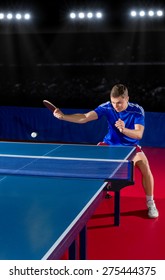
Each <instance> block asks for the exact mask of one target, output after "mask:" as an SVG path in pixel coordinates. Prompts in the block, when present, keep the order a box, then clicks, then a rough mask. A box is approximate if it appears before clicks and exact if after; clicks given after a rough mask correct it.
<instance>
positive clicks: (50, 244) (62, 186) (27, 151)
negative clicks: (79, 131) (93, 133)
mask: <svg viewBox="0 0 165 280" xmlns="http://www.w3.org/2000/svg"><path fill="white" fill-rule="evenodd" d="M135 151H136V148H135V147H132V146H128V147H123V146H122V147H121V146H116V147H110V146H94V145H81V144H75V145H74V144H51V143H36V142H35V143H26V142H25V143H24V142H0V259H1V260H40V259H60V258H61V257H62V256H63V254H64V253H65V252H66V250H68V251H69V258H70V259H76V258H77V257H78V258H79V259H86V258H87V252H86V248H87V244H86V230H87V229H86V224H87V222H88V220H89V219H90V217H91V216H92V215H93V213H94V211H95V210H96V208H97V206H98V205H99V203H100V202H101V200H102V199H104V198H105V194H106V192H107V190H110V191H114V194H115V195H114V200H115V203H114V224H115V225H119V222H120V190H121V189H122V188H123V187H125V186H128V185H133V183H134V182H133V164H132V162H131V160H132V157H133V156H134V154H135ZM15 158H17V161H18V166H17V164H16V167H15V169H13V166H14V165H15V163H14V161H15ZM42 158H44V162H45V165H44V167H43V166H42V165H43V163H42ZM22 160H25V161H24V166H23V167H22V164H23V163H22ZM38 161H39V162H40V161H41V162H40V163H39V170H38V165H35V164H34V162H38ZM113 162H115V166H113V167H112V169H111V168H110V167H111V165H113V164H112V163H113ZM31 163H32V167H31V168H29V166H31ZM81 163H83V165H82V166H81ZM123 163H126V166H127V167H128V168H126V170H125V168H124V174H123V171H122V172H120V169H121V170H123V168H122V165H123ZM20 164H21V167H20ZM95 164H96V165H95ZM102 164H103V165H102ZM104 164H105V165H104ZM64 165H65V167H64ZM40 167H42V168H41V169H40ZM45 168H46V172H45ZM109 168H110V169H109ZM105 169H106V170H108V171H107V172H108V175H107V173H106V172H105V173H104V170H105ZM61 170H62V172H61ZM68 170H69V172H68ZM79 170H81V171H80V174H79ZM33 172H34V174H33ZM93 173H95V175H94V174H93ZM102 173H103V175H102ZM116 174H117V175H116ZM77 236H78V237H79V246H78V247H79V252H78V253H77V246H76V244H77V242H76V239H77Z"/></svg>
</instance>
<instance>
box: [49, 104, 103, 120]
mask: <svg viewBox="0 0 165 280" xmlns="http://www.w3.org/2000/svg"><path fill="white" fill-rule="evenodd" d="M53 115H54V116H55V117H56V118H57V119H59V120H63V121H67V122H73V123H80V124H82V123H87V122H90V121H94V120H97V119H98V115H97V114H96V112H95V111H89V112H88V113H85V114H70V115H68V114H64V113H63V112H62V111H61V110H60V109H59V108H56V109H55V110H54V112H53Z"/></svg>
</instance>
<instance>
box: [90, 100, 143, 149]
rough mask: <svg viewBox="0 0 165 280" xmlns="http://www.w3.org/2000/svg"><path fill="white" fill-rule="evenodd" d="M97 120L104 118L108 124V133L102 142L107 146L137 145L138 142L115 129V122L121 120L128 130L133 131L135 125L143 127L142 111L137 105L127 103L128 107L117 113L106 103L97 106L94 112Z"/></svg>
mask: <svg viewBox="0 0 165 280" xmlns="http://www.w3.org/2000/svg"><path fill="white" fill-rule="evenodd" d="M94 111H95V112H96V114H97V115H98V118H99V119H100V118H101V117H102V116H106V118H107V122H108V133H107V134H106V136H105V137H104V139H103V141H104V142H105V143H107V144H108V145H138V144H139V140H137V139H133V138H130V137H128V136H126V135H124V134H123V133H121V132H120V131H119V130H118V129H117V128H116V127H115V122H116V121H117V120H118V119H121V120H122V121H124V123H125V127H126V128H128V129H134V128H135V124H140V125H143V126H144V110H143V108H142V107H140V106H139V105H138V104H134V103H130V102H128V107H127V108H126V110H124V111H122V112H117V111H116V110H115V109H114V108H113V106H112V104H111V103H110V102H109V101H108V102H106V103H104V104H101V105H100V106H98V107H97V108H96V109H95V110H94Z"/></svg>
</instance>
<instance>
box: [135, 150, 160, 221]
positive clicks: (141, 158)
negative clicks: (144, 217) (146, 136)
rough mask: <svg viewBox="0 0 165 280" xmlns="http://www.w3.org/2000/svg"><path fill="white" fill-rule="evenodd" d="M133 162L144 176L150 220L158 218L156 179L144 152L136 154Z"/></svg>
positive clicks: (143, 182)
mask: <svg viewBox="0 0 165 280" xmlns="http://www.w3.org/2000/svg"><path fill="white" fill-rule="evenodd" d="M133 161H134V164H135V166H137V168H138V169H139V170H140V171H141V174H142V184H143V187H144V191H145V194H146V200H147V207H148V216H149V217H150V218H157V217H158V215H159V213H158V210H157V209H156V205H155V202H154V178H153V175H152V172H151V169H150V166H149V162H148V159H147V157H146V155H145V154H144V152H142V151H139V152H137V153H136V156H135V157H134V160H133Z"/></svg>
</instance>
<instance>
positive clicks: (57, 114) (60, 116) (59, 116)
mask: <svg viewBox="0 0 165 280" xmlns="http://www.w3.org/2000/svg"><path fill="white" fill-rule="evenodd" d="M53 115H54V117H56V118H57V119H59V120H62V119H63V118H64V114H63V112H62V111H61V110H60V109H59V108H56V109H55V110H54V112H53Z"/></svg>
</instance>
